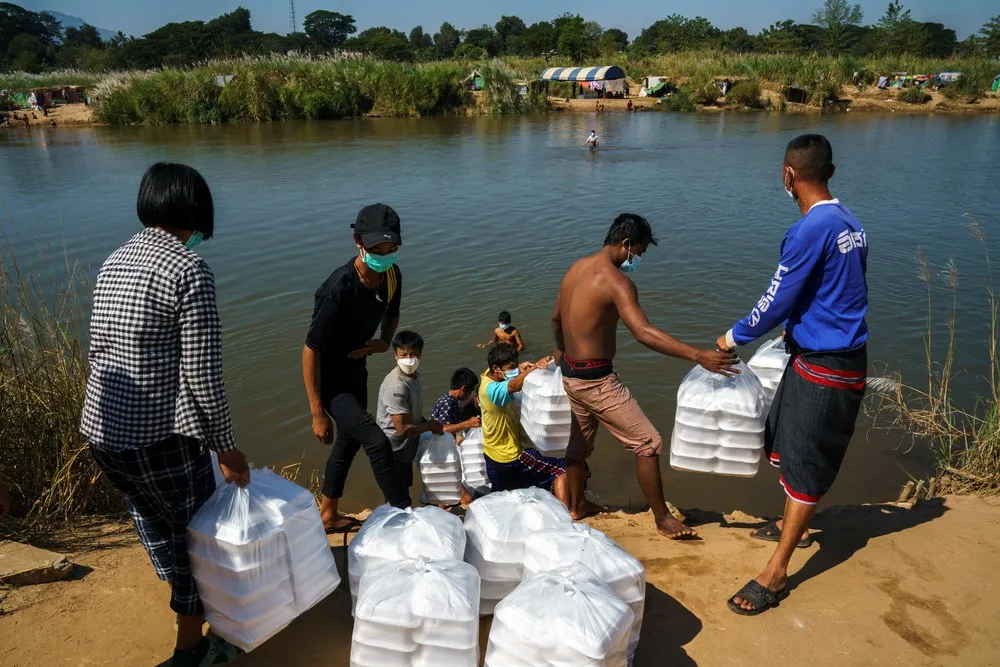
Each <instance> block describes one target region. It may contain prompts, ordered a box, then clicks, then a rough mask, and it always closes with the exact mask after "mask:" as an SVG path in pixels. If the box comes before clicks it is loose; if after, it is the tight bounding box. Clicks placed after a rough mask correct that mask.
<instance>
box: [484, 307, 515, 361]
mask: <svg viewBox="0 0 1000 667" xmlns="http://www.w3.org/2000/svg"><path fill="white" fill-rule="evenodd" d="M501 343H507V344H508V345H513V346H514V347H515V348H517V351H518V352H524V341H523V340H522V339H521V332H520V331H518V329H517V327H515V326H514V325H513V324H511V317H510V313H509V312H507V311H506V310H501V311H500V315H498V316H497V328H496V329H494V330H493V338H491V339H490V342H488V343H484V344H483V345H479V346H478V347H479V349H481V350H484V349H486V348H488V347H491V346H493V345H499V344H501Z"/></svg>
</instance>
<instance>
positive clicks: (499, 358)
mask: <svg viewBox="0 0 1000 667" xmlns="http://www.w3.org/2000/svg"><path fill="white" fill-rule="evenodd" d="M516 363H517V348H516V347H514V346H513V345H511V344H510V343H500V344H499V345H494V346H493V347H491V348H490V351H489V353H488V354H487V355H486V367H487V368H488V369H490V370H491V371H492V370H493V367H494V366H496V367H497V368H499V369H501V370H503V367H504V366H506V365H508V364H516Z"/></svg>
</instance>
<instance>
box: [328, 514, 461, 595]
mask: <svg viewBox="0 0 1000 667" xmlns="http://www.w3.org/2000/svg"><path fill="white" fill-rule="evenodd" d="M465 539H466V538H465V528H464V527H463V526H462V520H461V519H459V518H458V517H457V516H455V515H454V514H451V513H450V512H446V511H444V510H443V509H440V508H438V507H419V508H416V509H413V508H407V509H405V510H401V509H397V508H395V507H393V506H391V505H381V506H379V507H377V508H375V511H373V512H372V513H371V516H369V517H368V519H367V520H366V521H365V523H364V525H362V526H361V530H359V531H358V534H357V535H355V536H354V539H353V540H351V545H350V546H349V547H348V548H347V573H348V581H349V582H350V585H351V600H352V601H353V602H354V603H357V600H358V591H359V590H360V586H361V579H362V577H363V576H364V574H365V572H367V571H368V570H370V569H371V568H372V567H374V566H375V565H379V564H381V563H398V562H400V561H403V560H406V559H408V558H422V559H423V560H426V561H441V560H462V559H463V558H464V556H465Z"/></svg>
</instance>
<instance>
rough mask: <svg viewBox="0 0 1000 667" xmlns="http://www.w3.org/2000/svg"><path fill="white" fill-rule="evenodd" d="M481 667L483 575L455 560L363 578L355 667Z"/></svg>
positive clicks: (390, 566)
mask: <svg viewBox="0 0 1000 667" xmlns="http://www.w3.org/2000/svg"><path fill="white" fill-rule="evenodd" d="M478 664H479V574H478V573H477V572H476V570H475V568H473V567H472V566H471V565H469V564H468V563H463V562H461V561H456V560H445V561H437V562H428V561H424V560H405V561H399V562H384V563H379V564H376V565H373V566H372V567H371V568H370V569H368V570H366V571H365V574H364V576H363V577H362V578H361V585H360V589H359V594H358V603H357V608H356V610H355V621H354V635H353V642H352V645H351V665H352V667H387V666H391V665H399V666H400V667H404V666H405V667H409V666H410V665H426V666H427V667H431V666H437V665H447V666H448V667H476V666H477V665H478Z"/></svg>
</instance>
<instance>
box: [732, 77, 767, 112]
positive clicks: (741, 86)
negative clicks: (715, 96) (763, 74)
mask: <svg viewBox="0 0 1000 667" xmlns="http://www.w3.org/2000/svg"><path fill="white" fill-rule="evenodd" d="M760 93H761V89H760V83H758V82H757V81H754V80H752V79H751V80H749V81H740V82H739V83H737V84H736V85H734V86H733V89H732V90H731V91H729V94H728V95H726V104H727V105H729V106H731V107H736V108H739V109H760V108H762V107H763V106H764V104H763V103H762V102H761V99H760Z"/></svg>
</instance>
